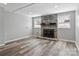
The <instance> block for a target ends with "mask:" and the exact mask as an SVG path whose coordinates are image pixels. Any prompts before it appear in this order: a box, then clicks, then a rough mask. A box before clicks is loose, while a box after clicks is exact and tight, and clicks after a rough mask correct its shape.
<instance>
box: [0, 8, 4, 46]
mask: <svg viewBox="0 0 79 59" xmlns="http://www.w3.org/2000/svg"><path fill="white" fill-rule="evenodd" d="M3 12H4V8H2V7H0V45H1V44H3V42H4V24H3Z"/></svg>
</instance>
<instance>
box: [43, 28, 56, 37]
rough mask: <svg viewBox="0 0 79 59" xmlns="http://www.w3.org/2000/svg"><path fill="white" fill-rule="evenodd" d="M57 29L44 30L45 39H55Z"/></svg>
mask: <svg viewBox="0 0 79 59" xmlns="http://www.w3.org/2000/svg"><path fill="white" fill-rule="evenodd" d="M54 30H55V29H43V37H48V38H55V32H54Z"/></svg>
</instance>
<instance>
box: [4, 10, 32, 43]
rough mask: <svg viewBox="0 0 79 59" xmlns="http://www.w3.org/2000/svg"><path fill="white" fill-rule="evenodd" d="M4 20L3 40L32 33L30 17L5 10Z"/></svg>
mask: <svg viewBox="0 0 79 59" xmlns="http://www.w3.org/2000/svg"><path fill="white" fill-rule="evenodd" d="M4 20H5V21H4V23H5V42H7V41H11V40H13V39H17V38H21V37H26V36H30V35H31V34H32V19H31V17H28V16H23V15H19V14H16V13H12V12H7V11H5V18H4Z"/></svg>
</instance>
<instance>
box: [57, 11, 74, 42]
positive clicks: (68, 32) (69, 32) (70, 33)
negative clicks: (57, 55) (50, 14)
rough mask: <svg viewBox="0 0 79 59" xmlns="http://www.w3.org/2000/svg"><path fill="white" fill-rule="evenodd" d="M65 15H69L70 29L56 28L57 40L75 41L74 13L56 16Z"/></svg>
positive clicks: (61, 14)
mask: <svg viewBox="0 0 79 59" xmlns="http://www.w3.org/2000/svg"><path fill="white" fill-rule="evenodd" d="M67 14H70V15H71V20H70V28H58V39H63V40H70V41H75V11H70V12H64V13H59V14H58V16H61V17H62V16H63V15H67ZM58 20H60V19H58Z"/></svg>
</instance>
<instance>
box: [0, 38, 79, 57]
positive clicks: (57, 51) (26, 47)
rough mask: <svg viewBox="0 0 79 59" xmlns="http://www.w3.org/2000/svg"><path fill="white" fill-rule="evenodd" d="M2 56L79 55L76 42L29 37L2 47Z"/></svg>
mask: <svg viewBox="0 0 79 59" xmlns="http://www.w3.org/2000/svg"><path fill="white" fill-rule="evenodd" d="M0 55H1V56H79V52H78V50H77V48H76V46H75V44H74V43H71V42H63V41H50V40H45V39H38V38H32V37H31V38H28V39H22V40H19V41H14V42H11V43H7V44H6V45H5V46H2V47H0Z"/></svg>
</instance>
